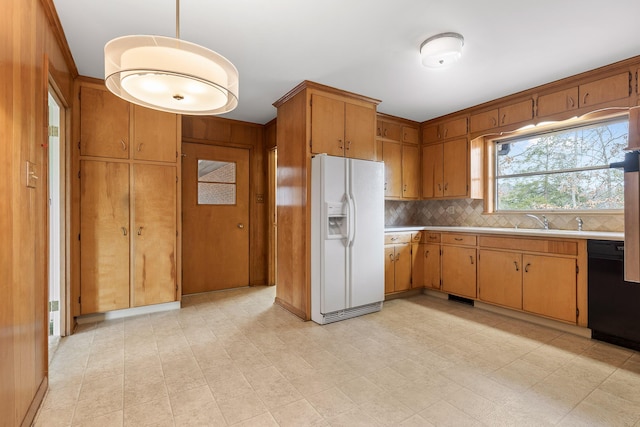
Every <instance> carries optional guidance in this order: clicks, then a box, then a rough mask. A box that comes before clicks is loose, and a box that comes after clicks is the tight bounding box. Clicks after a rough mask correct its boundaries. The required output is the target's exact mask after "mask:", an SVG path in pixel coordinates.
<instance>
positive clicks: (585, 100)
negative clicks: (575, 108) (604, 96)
mask: <svg viewBox="0 0 640 427" xmlns="http://www.w3.org/2000/svg"><path fill="white" fill-rule="evenodd" d="M588 97H589V92H587V93H585V94H584V97H583V98H582V103H583V104H586V103H587V98H588Z"/></svg>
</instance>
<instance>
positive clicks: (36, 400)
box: [20, 377, 49, 427]
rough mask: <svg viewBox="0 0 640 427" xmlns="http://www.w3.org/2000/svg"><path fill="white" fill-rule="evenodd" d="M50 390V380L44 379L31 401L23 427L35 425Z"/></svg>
mask: <svg viewBox="0 0 640 427" xmlns="http://www.w3.org/2000/svg"><path fill="white" fill-rule="evenodd" d="M48 388H49V379H48V378H47V377H44V378H43V379H42V381H41V382H40V386H38V390H36V395H35V396H34V397H33V400H32V401H31V405H29V409H27V413H26V414H25V416H24V419H23V420H22V424H20V425H21V426H22V427H27V426H31V425H33V423H34V421H35V420H36V416H37V415H38V410H39V409H40V405H42V401H43V400H44V396H45V395H46V394H47V389H48Z"/></svg>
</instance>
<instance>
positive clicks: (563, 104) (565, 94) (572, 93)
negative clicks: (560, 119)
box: [538, 86, 578, 117]
mask: <svg viewBox="0 0 640 427" xmlns="http://www.w3.org/2000/svg"><path fill="white" fill-rule="evenodd" d="M577 109H578V87H577V86H575V87H571V88H569V89H563V90H560V91H557V92H553V93H549V94H546V95H540V96H539V97H538V117H548V116H552V115H554V114H560V113H564V112H566V111H572V110H577Z"/></svg>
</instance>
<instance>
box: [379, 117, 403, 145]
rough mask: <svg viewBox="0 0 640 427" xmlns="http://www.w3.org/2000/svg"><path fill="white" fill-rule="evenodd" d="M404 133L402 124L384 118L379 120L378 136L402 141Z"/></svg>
mask: <svg viewBox="0 0 640 427" xmlns="http://www.w3.org/2000/svg"><path fill="white" fill-rule="evenodd" d="M401 135H402V129H401V126H400V125H399V124H397V123H391V122H387V121H384V120H378V136H379V137H380V138H384V139H390V140H392V141H398V142H400V140H401V139H400V136H401Z"/></svg>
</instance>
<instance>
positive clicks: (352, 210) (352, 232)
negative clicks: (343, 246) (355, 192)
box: [349, 194, 357, 247]
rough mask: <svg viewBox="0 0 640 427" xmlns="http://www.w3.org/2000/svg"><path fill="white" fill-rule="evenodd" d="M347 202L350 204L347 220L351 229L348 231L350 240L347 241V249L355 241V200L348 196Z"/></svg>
mask: <svg viewBox="0 0 640 427" xmlns="http://www.w3.org/2000/svg"><path fill="white" fill-rule="evenodd" d="M349 202H350V203H351V207H350V209H349V218H350V222H351V228H350V229H349V234H350V235H351V239H350V240H349V247H352V246H353V242H355V240H356V231H357V230H356V209H357V206H356V199H354V198H353V196H352V195H351V194H349Z"/></svg>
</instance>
